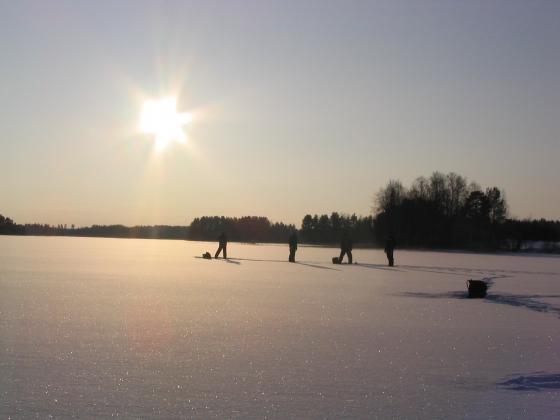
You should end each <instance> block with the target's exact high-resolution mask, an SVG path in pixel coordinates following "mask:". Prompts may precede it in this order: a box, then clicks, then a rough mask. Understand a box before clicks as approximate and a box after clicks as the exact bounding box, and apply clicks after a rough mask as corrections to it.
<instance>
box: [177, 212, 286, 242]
mask: <svg viewBox="0 0 560 420" xmlns="http://www.w3.org/2000/svg"><path fill="white" fill-rule="evenodd" d="M294 230H296V227H295V226H294V225H286V224H284V223H271V222H270V220H268V218H266V217H258V216H244V217H239V218H238V217H224V216H204V217H197V218H195V219H194V220H193V221H192V222H191V224H190V226H189V229H188V234H187V237H188V239H192V240H197V241H215V240H216V239H217V238H218V236H219V235H220V233H222V232H224V233H225V234H226V235H227V236H228V239H229V240H230V241H240V242H286V241H287V240H288V236H289V235H290V232H292V231H294Z"/></svg>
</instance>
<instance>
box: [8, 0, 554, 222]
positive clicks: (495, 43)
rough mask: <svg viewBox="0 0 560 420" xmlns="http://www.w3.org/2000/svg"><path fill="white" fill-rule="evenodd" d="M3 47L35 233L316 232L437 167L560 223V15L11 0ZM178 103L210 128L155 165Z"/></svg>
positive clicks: (13, 188) (539, 9) (477, 6)
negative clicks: (124, 228) (159, 227)
mask: <svg viewBox="0 0 560 420" xmlns="http://www.w3.org/2000/svg"><path fill="white" fill-rule="evenodd" d="M0 51H1V52H2V59H1V60H0V98H1V100H2V101H1V104H0V129H1V135H0V179H1V182H0V213H2V214H4V215H6V216H9V217H12V218H13V219H14V220H15V221H16V222H18V223H26V222H35V221H36V222H41V223H50V224H58V223H67V224H68V225H70V224H72V223H74V224H76V225H89V224H92V223H100V224H109V223H123V224H127V225H132V224H156V223H157V224H183V225H184V224H187V223H189V222H190V220H192V218H194V217H196V216H202V215H229V216H240V215H262V216H268V217H269V218H271V219H272V220H274V221H286V222H293V223H297V224H298V225H299V223H300V221H301V218H302V217H303V216H304V215H305V214H306V213H326V212H329V213H330V212H331V211H339V212H346V213H353V212H356V213H358V214H363V215H365V214H367V213H368V212H370V208H371V204H372V196H373V194H374V193H375V192H376V191H377V190H378V189H379V188H380V187H382V186H383V185H385V184H386V182H387V181H388V180H389V179H392V178H397V179H400V180H401V181H402V182H403V183H404V184H409V183H410V182H412V180H413V179H414V178H415V177H416V176H418V175H430V173H431V172H432V171H434V170H440V171H444V172H448V171H455V172H458V173H460V174H462V175H465V176H467V177H468V178H469V179H472V180H475V181H477V182H478V183H480V184H481V185H482V186H493V185H496V186H499V187H502V188H503V189H504V190H505V192H506V197H507V199H508V202H509V204H510V211H511V214H512V215H514V216H518V217H526V216H532V217H546V218H560V188H559V179H560V165H559V160H560V138H559V137H560V2H558V1H554V0H550V1H535V0H531V1H528V0H526V1H512V0H507V1H491V0H490V1H489V0H481V1H417V0H414V1H400V2H399V1H394V0H387V1H370V2H366V1H355V2H354V1H336V2H330V1H317V2H315V1H293V2H291V1H278V2H268V1H254V2H253V1H251V2H249V1H223V2H213V1H197V2H186V1H178V2H171V1H166V2H152V1H150V2H142V1H130V2H126V1H107V2H104V1H89V2H86V1H82V2H76V1H68V2H56V1H39V0H37V1H34V2H25V1H19V0H18V1H1V2H0ZM170 94H175V95H177V96H178V100H179V106H178V108H179V110H180V111H189V112H192V113H193V115H194V121H193V122H192V123H191V124H190V125H189V126H188V127H187V129H186V133H187V135H188V137H189V141H188V143H187V145H180V144H173V145H171V146H170V147H168V148H166V149H165V150H162V151H160V152H156V151H155V150H154V142H153V140H152V139H151V138H150V137H149V136H146V135H143V134H140V133H139V132H138V119H139V114H140V109H141V106H142V103H143V101H144V100H146V99H149V98H158V97H160V96H165V95H170Z"/></svg>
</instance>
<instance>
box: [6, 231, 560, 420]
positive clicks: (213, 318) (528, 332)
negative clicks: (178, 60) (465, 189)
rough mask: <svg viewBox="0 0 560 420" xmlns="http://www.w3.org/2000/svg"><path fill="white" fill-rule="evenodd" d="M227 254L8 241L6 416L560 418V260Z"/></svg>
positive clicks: (308, 251) (248, 248)
mask: <svg viewBox="0 0 560 420" xmlns="http://www.w3.org/2000/svg"><path fill="white" fill-rule="evenodd" d="M215 249H216V244H214V243H204V242H186V241H165V240H135V239H93V238H48V237H0V373H1V374H0V395H1V404H0V418H30V417H31V418H35V417H38V418H48V417H49V416H52V417H54V418H65V417H81V418H89V417H95V416H98V417H101V418H109V417H111V416H119V417H124V418H191V417H194V418H384V419H389V418H403V419H453V418H460V419H463V418H465V419H491V418H496V419H505V418H512V419H537V418H539V419H558V418H560V258H558V257H551V256H535V255H531V256H503V255H502V256H499V255H480V254H468V253H451V252H448V253H445V252H443V253H437V252H407V251H399V250H397V251H396V254H395V255H396V264H397V266H396V267H394V268H388V267H386V266H385V258H384V255H383V254H382V252H381V251H380V250H360V249H357V250H355V251H354V256H355V259H356V260H357V261H358V262H359V263H361V264H357V265H352V266H350V265H332V264H331V263H330V261H331V257H333V256H335V255H337V252H338V250H336V249H332V248H330V249H329V248H318V247H300V249H299V250H298V253H297V259H298V260H299V261H300V263H297V264H290V263H288V262H286V260H287V258H288V248H287V246H279V245H260V246H257V245H246V244H237V243H230V244H229V246H228V255H229V256H230V257H232V258H238V259H233V260H231V261H229V262H226V261H223V260H222V261H214V260H212V261H208V260H204V259H201V258H195V256H200V255H201V254H202V253H203V252H205V251H210V252H212V253H213V252H214V251H215ZM471 278H472V279H482V278H487V279H493V282H494V283H493V286H492V287H491V289H490V291H489V295H488V297H487V298H486V299H466V298H465V296H466V286H465V281H466V280H467V279H471Z"/></svg>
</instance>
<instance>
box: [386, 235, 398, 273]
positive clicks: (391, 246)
mask: <svg viewBox="0 0 560 420" xmlns="http://www.w3.org/2000/svg"><path fill="white" fill-rule="evenodd" d="M395 246H396V242H395V237H394V236H393V235H391V236H389V239H387V242H385V254H387V260H388V261H389V267H393V266H394V265H395V258H394V257H393V251H394V250H395Z"/></svg>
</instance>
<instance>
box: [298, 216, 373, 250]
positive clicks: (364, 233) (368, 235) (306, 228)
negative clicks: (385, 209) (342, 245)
mask: <svg viewBox="0 0 560 420" xmlns="http://www.w3.org/2000/svg"><path fill="white" fill-rule="evenodd" d="M343 232H348V233H349V234H350V237H351V238H352V240H353V241H354V242H355V243H370V244H371V243H372V242H373V217H372V216H366V217H360V216H356V215H355V214H352V215H351V216H350V215H345V214H339V213H336V212H333V213H331V215H330V216H328V215H326V214H322V215H321V216H318V215H316V214H315V215H313V216H311V215H310V214H307V215H305V217H304V218H303V221H302V222H301V230H300V240H302V241H303V242H307V243H312V244H334V243H337V242H339V241H340V238H341V236H342V233H343Z"/></svg>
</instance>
